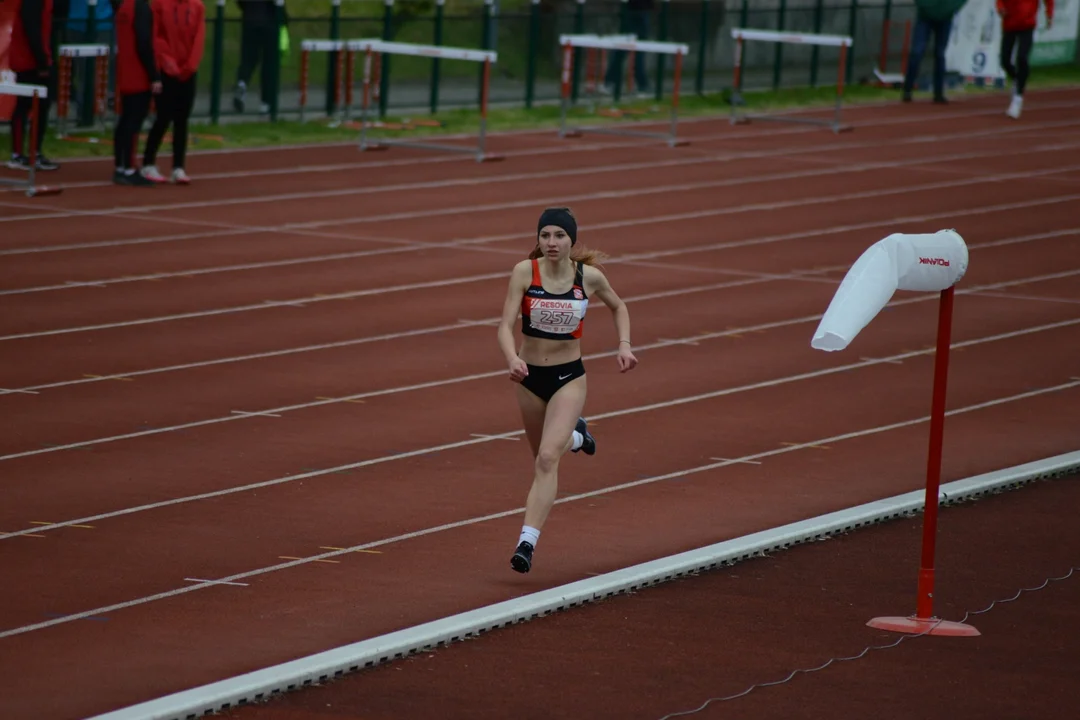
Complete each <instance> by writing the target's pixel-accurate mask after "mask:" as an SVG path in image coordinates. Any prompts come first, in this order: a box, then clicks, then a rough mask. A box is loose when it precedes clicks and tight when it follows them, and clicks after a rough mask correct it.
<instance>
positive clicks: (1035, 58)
mask: <svg viewBox="0 0 1080 720" xmlns="http://www.w3.org/2000/svg"><path fill="white" fill-rule="evenodd" d="M1078 29H1080V0H1055V1H1054V25H1053V27H1051V28H1049V29H1047V27H1046V6H1045V5H1043V4H1042V3H1041V2H1040V3H1039V20H1038V25H1037V26H1036V28H1035V43H1034V44H1033V45H1032V48H1031V64H1032V65H1061V64H1065V63H1071V62H1074V61H1075V60H1076V35H1077V31H1078Z"/></svg>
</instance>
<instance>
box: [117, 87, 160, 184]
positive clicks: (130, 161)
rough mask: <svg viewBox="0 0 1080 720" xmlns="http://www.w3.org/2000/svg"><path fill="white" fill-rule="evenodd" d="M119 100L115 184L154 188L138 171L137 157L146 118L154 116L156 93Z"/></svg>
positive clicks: (134, 95) (141, 94)
mask: <svg viewBox="0 0 1080 720" xmlns="http://www.w3.org/2000/svg"><path fill="white" fill-rule="evenodd" d="M117 97H118V98H119V100H120V116H119V117H118V118H117V119H116V128H115V129H114V130H113V160H114V162H115V163H116V170H115V172H114V173H113V182H114V183H116V184H117V185H135V186H141V187H151V186H153V184H154V183H153V182H151V181H150V180H148V179H147V178H145V177H143V176H142V175H141V174H139V173H137V172H135V157H136V155H138V149H139V133H140V132H141V131H142V126H143V123H144V122H146V116H147V115H149V114H150V99H151V98H152V97H153V93H151V92H150V91H149V90H147V91H146V92H140V93H131V94H128V95H118V96H117Z"/></svg>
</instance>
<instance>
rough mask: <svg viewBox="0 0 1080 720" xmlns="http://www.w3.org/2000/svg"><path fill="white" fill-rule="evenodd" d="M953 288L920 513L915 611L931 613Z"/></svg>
mask: <svg viewBox="0 0 1080 720" xmlns="http://www.w3.org/2000/svg"><path fill="white" fill-rule="evenodd" d="M952 311H953V288H952V286H949V287H948V288H946V289H945V290H942V291H941V303H940V306H939V309H938V334H937V350H936V351H935V353H934V394H933V399H932V401H931V406H930V452H929V456H928V457H927V463H926V500H925V514H924V516H923V537H922V558H921V560H920V564H919V585H918V591H917V596H916V615H917V616H918V617H919V618H920V619H924V620H925V619H927V618H930V617H933V613H934V550H935V538H936V536H937V515H938V488H939V486H940V484H941V448H942V444H943V436H944V430H945V389H946V381H947V379H948V375H949V343H950V337H951V334H952Z"/></svg>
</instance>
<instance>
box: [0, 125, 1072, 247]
mask: <svg viewBox="0 0 1080 720" xmlns="http://www.w3.org/2000/svg"><path fill="white" fill-rule="evenodd" d="M1072 122H1073V124H1076V125H1080V121H1072ZM960 137H963V138H965V139H967V138H969V137H970V135H968V134H965V135H963V136H960ZM874 146H876V143H866V144H865V147H874ZM845 147H850V146H844V145H841V144H838V145H836V146H835V149H837V150H839V149H842V148H845ZM1076 147H1080V144H1078V145H1076ZM821 149H822V148H821V147H820V146H818V147H813V148H809V149H804V150H803V151H807V152H819V151H820V150H821ZM798 152H800V151H799V150H794V149H782V150H769V151H757V152H755V153H748V154H747V155H749V156H750V157H758V158H760V157H762V156H769V157H787V156H789V155H793V154H797V153H798ZM1033 152H1035V151H1034V150H1032V149H1030V148H1025V149H1023V150H1002V149H998V151H997V152H992V151H982V152H966V153H958V154H955V155H945V156H941V155H938V156H935V157H930V158H926V157H919V158H904V159H900V160H889V161H880V162H872V161H871V162H861V163H851V164H846V165H843V164H841V165H836V166H830V167H826V168H820V167H814V168H809V169H803V170H795V171H787V172H782V173H769V174H765V175H750V176H743V175H740V176H738V177H735V178H725V179H722V180H717V181H699V182H693V183H680V184H675V185H655V186H649V187H644V188H640V187H637V188H629V189H626V190H620V191H606V192H601V193H593V194H585V195H578V196H572V197H569V198H567V197H565V196H560V197H559V198H547V199H536V200H531V201H529V203H530V205H536V206H542V205H544V204H552V203H558V202H583V201H586V200H594V199H607V198H612V197H626V196H628V195H629V196H635V195H639V194H644V195H651V194H656V193H668V192H688V191H692V190H701V189H710V188H717V187H728V186H731V185H743V184H747V183H760V182H772V181H776V180H797V179H803V178H810V177H818V176H824V175H841V174H848V173H858V172H868V171H871V170H882V169H888V168H901V167H907V166H915V165H919V164H932V163H934V162H954V161H958V160H970V159H978V158H987V157H1001V156H1003V155H1005V156H1007V155H1014V154H1025V155H1029V154H1032V153H1033ZM716 162H729V160H728V159H727V158H719V159H717V158H712V157H703V158H683V159H679V160H668V161H658V162H644V163H634V164H622V165H611V166H598V167H585V168H573V169H569V170H551V171H543V172H537V173H522V174H517V175H503V176H496V177H495V178H487V177H479V178H459V179H454V180H440V181H432V182H430V183H404V184H398V185H376V186H366V187H360V188H355V187H348V188H340V189H336V190H323V191H317V192H308V193H287V194H281V195H264V196H256V197H253V198H237V199H233V200H206V201H199V202H191V203H174V204H171V205H159V206H150V205H148V206H143V207H130V208H123V207H119V208H111V209H100V210H71V209H67V208H63V207H57V206H49V205H46V206H41V205H26V207H33V208H35V209H42V208H44V209H47V210H48V211H49V213H51V214H49V215H13V216H10V217H0V222H15V221H26V220H36V219H45V218H46V217H47V218H49V219H61V218H66V217H100V216H114V215H123V216H125V217H129V218H132V219H140V220H145V221H156V222H168V223H174V224H184V225H202V226H206V225H210V226H214V227H224V228H227V229H236V228H237V226H236V225H235V224H228V223H221V222H213V221H206V220H200V219H187V218H184V217H171V216H167V215H162V212H164V211H166V210H177V211H180V210H191V209H197V208H218V207H227V206H231V205H241V204H254V203H266V202H283V201H290V200H312V199H330V198H334V197H354V196H358V195H368V194H376V193H384V192H393V193H398V194H400V193H406V192H412V191H419V190H425V189H426V190H431V189H436V188H441V187H457V186H470V185H478V184H485V183H490V182H500V183H506V182H513V181H531V180H545V179H554V178H560V177H568V176H576V175H586V176H588V175H593V174H606V173H616V172H618V173H625V172H627V171H632V170H650V169H662V168H665V167H680V166H686V165H690V164H704V163H716ZM3 204H4V205H6V206H9V207H10V206H14V205H16V204H15V203H3ZM519 206H520V203H513V202H510V203H509V204H507V203H505V202H504V203H496V204H488V205H463V206H451V207H442V208H432V209H430V210H426V211H414V212H399V213H393V214H388V215H375V216H371V217H370V218H367V217H366V218H364V219H350V218H346V219H338V220H334V221H333V223H334V224H353V223H357V222H384V221H387V220H402V219H407V218H413V217H429V216H438V215H445V214H458V213H462V212H471V211H482V210H490V211H496V210H503V209H511V208H515V207H519ZM324 222H325V221H324ZM287 227H290V228H296V227H308V225H305V224H291V225H289V226H287ZM583 228H584V226H583Z"/></svg>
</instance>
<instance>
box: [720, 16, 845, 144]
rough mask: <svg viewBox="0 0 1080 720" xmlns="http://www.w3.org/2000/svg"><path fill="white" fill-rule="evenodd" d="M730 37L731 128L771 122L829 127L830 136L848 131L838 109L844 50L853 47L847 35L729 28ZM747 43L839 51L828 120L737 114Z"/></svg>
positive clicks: (842, 76)
mask: <svg viewBox="0 0 1080 720" xmlns="http://www.w3.org/2000/svg"><path fill="white" fill-rule="evenodd" d="M731 37H732V39H733V40H734V41H735V65H734V79H733V82H732V86H731V124H732V125H736V124H746V123H749V122H750V120H751V119H752V118H753V119H757V120H768V121H772V122H790V123H801V124H805V125H824V126H826V127H831V128H832V131H833V132H834V133H839V132H846V131H849V130H851V129H852V128H851V126H850V125H844V124H842V123H841V121H840V109H841V107H842V105H843V98H844V76H845V74H846V72H847V63H848V48H850V47H851V46H852V45H853V40H852V38H851V36H850V35H823V34H814V33H794V32H779V31H776V30H758V29H753V28H740V27H734V28H731ZM747 40H760V41H762V42H774V43H775V42H787V43H794V44H798V45H820V46H824V47H839V48H840V62H839V63H838V67H837V74H836V105H835V109H834V111H833V118H832V120H819V119H817V118H806V117H788V116H777V115H768V114H766V113H739V111H738V106H739V105H740V104H742V102H741V101H742V92H741V91H740V88H741V87H742V56H743V45H744V43H745V42H746V41H747Z"/></svg>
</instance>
